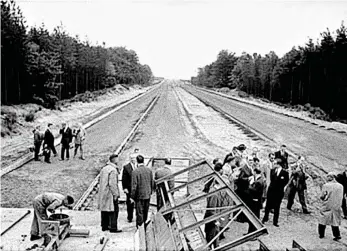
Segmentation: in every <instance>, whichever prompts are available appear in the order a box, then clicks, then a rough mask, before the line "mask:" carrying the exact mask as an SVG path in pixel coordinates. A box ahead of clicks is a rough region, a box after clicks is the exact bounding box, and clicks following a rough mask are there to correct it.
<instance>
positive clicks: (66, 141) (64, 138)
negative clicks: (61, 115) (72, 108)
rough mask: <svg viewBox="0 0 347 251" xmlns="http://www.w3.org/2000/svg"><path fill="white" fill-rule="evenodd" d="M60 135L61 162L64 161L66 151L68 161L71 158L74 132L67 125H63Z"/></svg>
mask: <svg viewBox="0 0 347 251" xmlns="http://www.w3.org/2000/svg"><path fill="white" fill-rule="evenodd" d="M59 133H60V134H61V142H60V143H61V160H64V153H65V151H66V159H67V160H69V158H70V143H71V142H72V131H71V129H70V128H69V126H68V125H66V123H63V124H62V128H61V129H60V131H59Z"/></svg>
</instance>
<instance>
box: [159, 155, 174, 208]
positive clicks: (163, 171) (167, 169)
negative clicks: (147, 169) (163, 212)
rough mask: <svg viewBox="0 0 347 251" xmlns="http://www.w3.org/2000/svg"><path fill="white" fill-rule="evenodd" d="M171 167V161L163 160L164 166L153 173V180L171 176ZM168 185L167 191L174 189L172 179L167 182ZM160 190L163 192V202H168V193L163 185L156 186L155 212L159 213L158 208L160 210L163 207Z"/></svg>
mask: <svg viewBox="0 0 347 251" xmlns="http://www.w3.org/2000/svg"><path fill="white" fill-rule="evenodd" d="M170 165H171V159H165V165H164V166H162V167H159V168H158V169H157V170H156V171H155V173H154V179H155V180H159V179H161V178H163V177H165V176H168V175H171V174H172V171H171V169H170V167H169V166H170ZM168 185H169V189H172V188H174V187H175V180H174V178H171V179H169V180H168ZM161 189H162V191H163V195H164V199H165V201H168V200H169V197H168V194H167V193H168V191H167V190H166V187H165V183H164V182H162V183H160V184H158V185H157V186H156V196H157V210H158V211H159V210H160V208H162V207H163V206H164V201H163V198H162V194H161V192H160V190H161Z"/></svg>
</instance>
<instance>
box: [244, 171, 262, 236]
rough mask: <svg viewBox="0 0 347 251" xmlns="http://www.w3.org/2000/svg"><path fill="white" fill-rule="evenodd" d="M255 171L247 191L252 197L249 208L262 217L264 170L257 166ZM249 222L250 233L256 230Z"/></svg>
mask: <svg viewBox="0 0 347 251" xmlns="http://www.w3.org/2000/svg"><path fill="white" fill-rule="evenodd" d="M253 171H254V176H252V179H251V180H250V184H249V187H248V191H247V193H248V194H249V197H250V200H249V204H248V205H247V206H248V207H249V209H251V211H252V212H253V213H254V215H255V216H257V217H258V218H260V210H261V208H262V197H263V191H264V186H265V180H264V177H263V176H262V171H261V170H260V168H258V167H256V168H255V169H254V170H253ZM248 224H249V227H248V233H252V232H253V231H255V230H256V228H255V227H254V226H253V224H252V223H251V222H249V223H248Z"/></svg>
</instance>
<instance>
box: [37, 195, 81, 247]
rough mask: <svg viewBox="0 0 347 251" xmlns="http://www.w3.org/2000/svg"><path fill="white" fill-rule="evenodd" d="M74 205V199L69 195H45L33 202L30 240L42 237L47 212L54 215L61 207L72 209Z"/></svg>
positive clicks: (39, 196)
mask: <svg viewBox="0 0 347 251" xmlns="http://www.w3.org/2000/svg"><path fill="white" fill-rule="evenodd" d="M73 203H74V199H73V198H72V197H71V196H69V195H66V196H65V195H62V194H59V193H43V194H40V195H38V196H36V197H35V199H34V201H33V207H34V218H33V222H32V224H31V231H30V234H31V237H30V240H31V241H34V240H38V239H40V238H41V237H42V236H41V235H42V226H41V221H42V220H47V219H48V215H47V211H48V212H50V213H54V210H55V209H57V208H58V207H60V206H65V207H68V208H70V205H72V204H73Z"/></svg>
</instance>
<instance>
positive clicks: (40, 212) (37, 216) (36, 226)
mask: <svg viewBox="0 0 347 251" xmlns="http://www.w3.org/2000/svg"><path fill="white" fill-rule="evenodd" d="M33 208H34V218H33V222H32V224H31V231H30V234H31V235H36V236H41V234H42V226H41V221H42V220H46V219H47V218H48V215H47V212H46V209H45V208H44V207H43V206H42V205H41V204H40V202H38V201H35V200H34V202H33Z"/></svg>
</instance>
